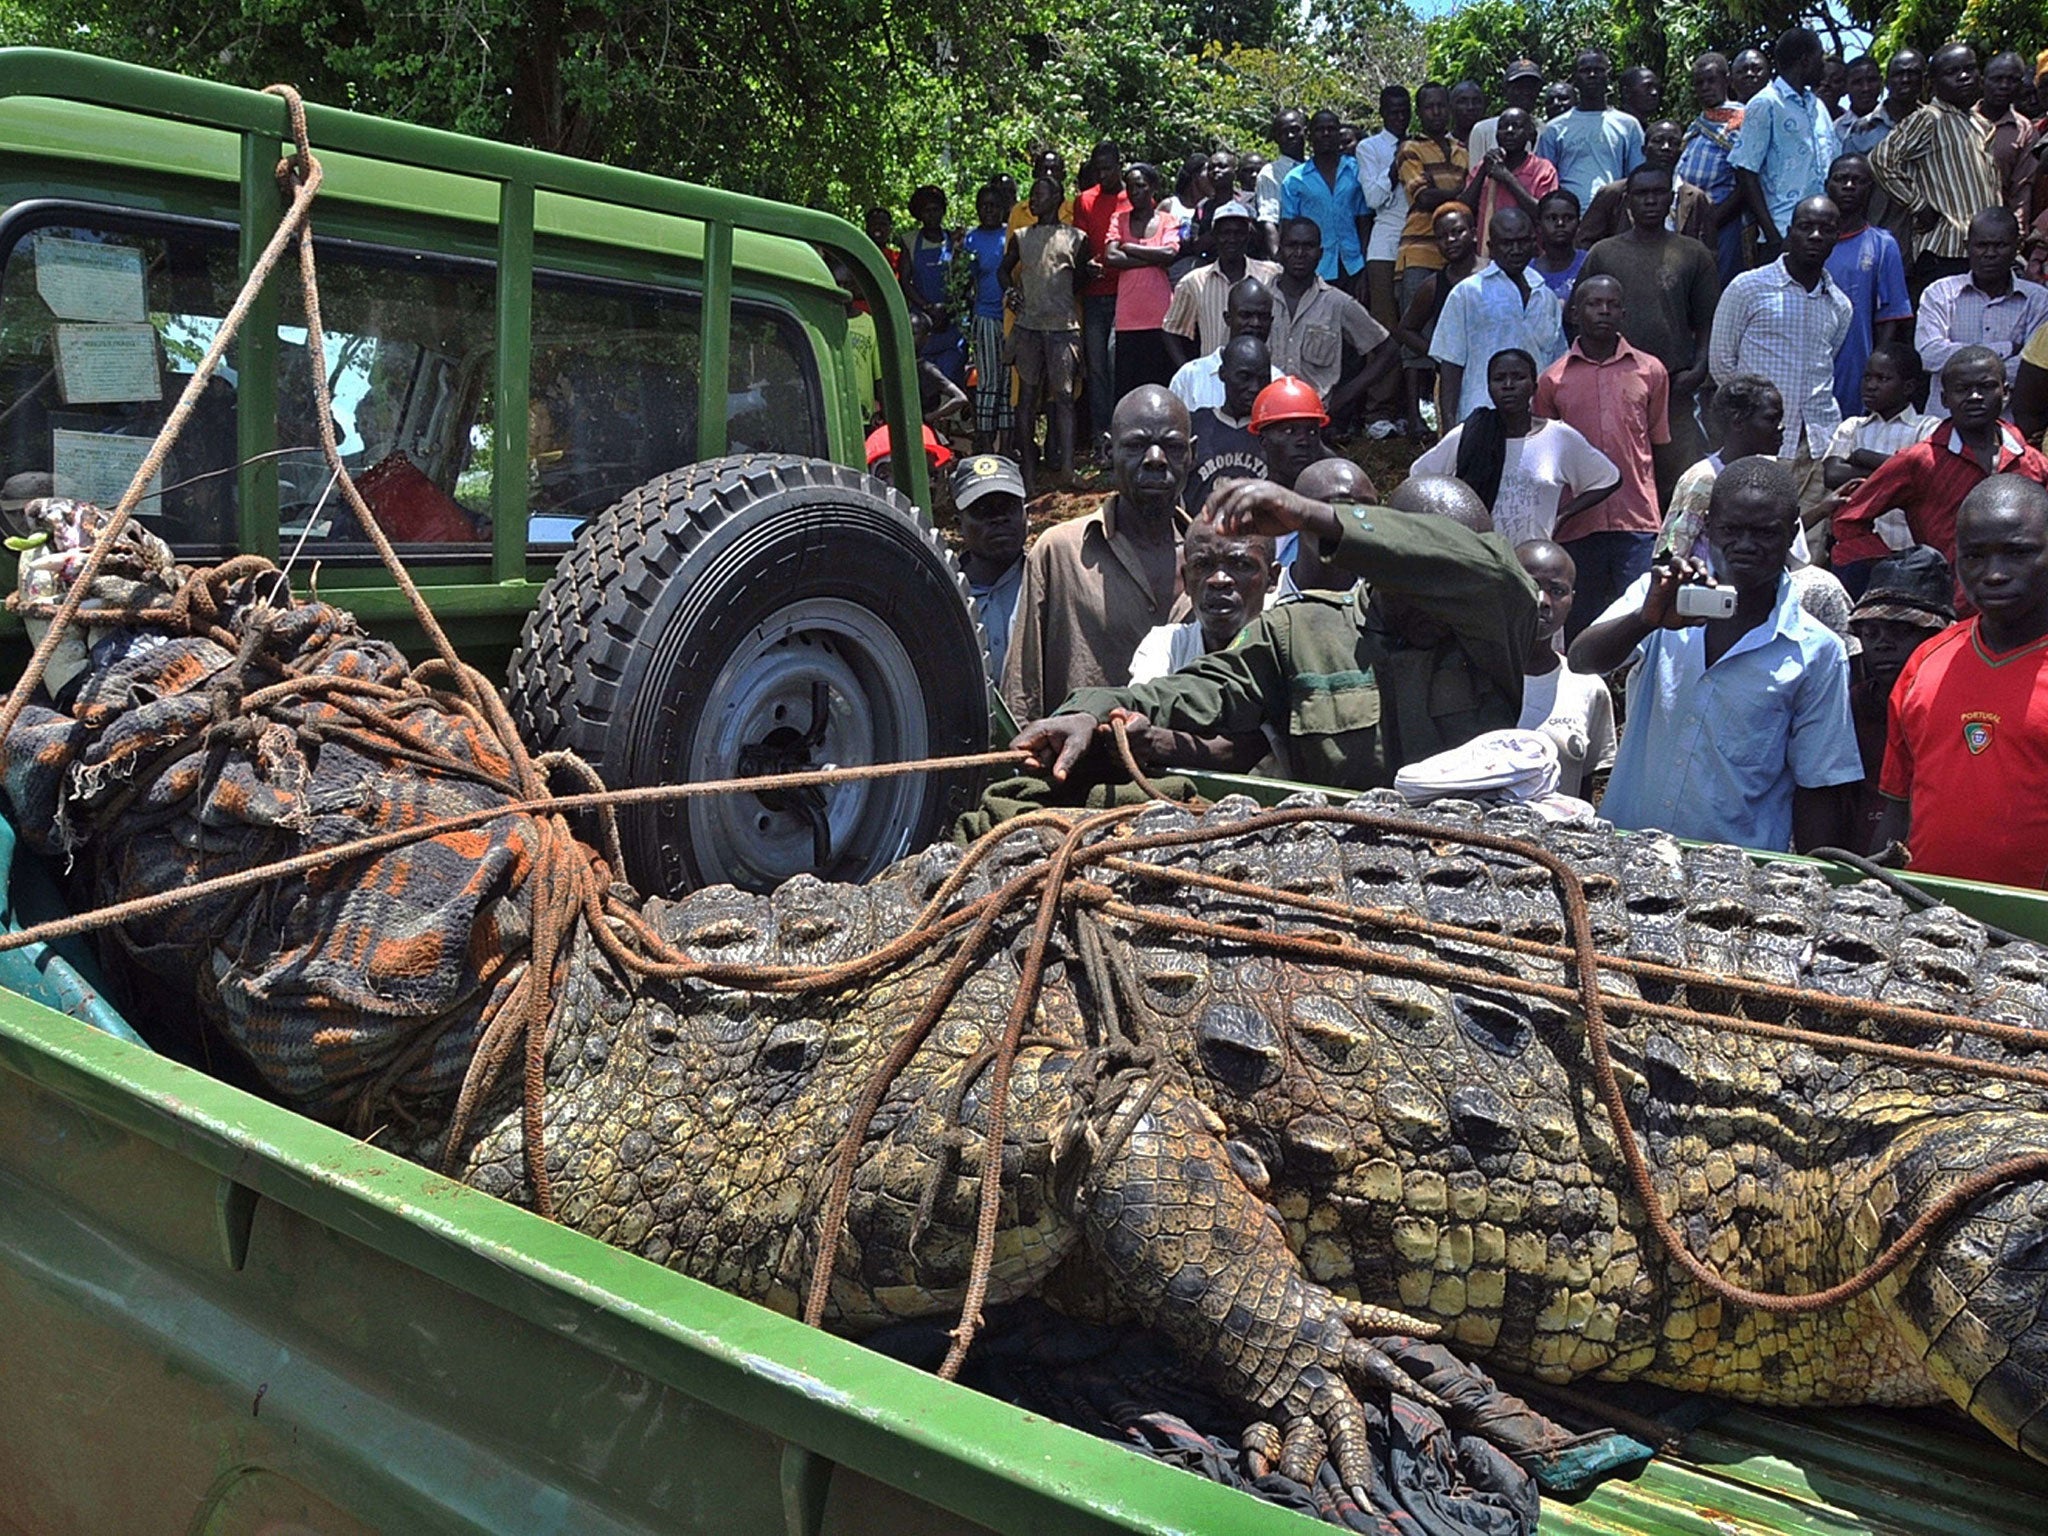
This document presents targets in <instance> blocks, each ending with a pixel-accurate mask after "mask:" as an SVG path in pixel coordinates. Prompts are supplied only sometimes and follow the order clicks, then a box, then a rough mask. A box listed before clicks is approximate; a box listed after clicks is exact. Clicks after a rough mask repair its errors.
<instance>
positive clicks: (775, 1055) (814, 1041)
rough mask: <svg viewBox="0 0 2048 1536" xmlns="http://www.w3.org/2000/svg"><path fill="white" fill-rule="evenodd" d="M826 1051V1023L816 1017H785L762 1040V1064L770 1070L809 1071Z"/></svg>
mask: <svg viewBox="0 0 2048 1536" xmlns="http://www.w3.org/2000/svg"><path fill="white" fill-rule="evenodd" d="M824 1054H825V1026H824V1025H823V1024H821V1023H819V1022H818V1021H817V1020H815V1019H785V1020H784V1021H783V1022H782V1023H780V1024H778V1025H776V1026H775V1027H774V1028H773V1029H771V1030H769V1031H768V1038H767V1039H766V1040H764V1041H762V1042H761V1054H760V1058H759V1059H760V1062H761V1065H762V1066H764V1067H766V1068H767V1069H768V1070H769V1071H770V1072H808V1071H809V1070H810V1069H811V1068H812V1067H813V1066H815V1065H816V1064H817V1061H818V1058H819V1057H820V1056H822V1055H824Z"/></svg>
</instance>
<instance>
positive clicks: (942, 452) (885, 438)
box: [867, 422, 953, 480]
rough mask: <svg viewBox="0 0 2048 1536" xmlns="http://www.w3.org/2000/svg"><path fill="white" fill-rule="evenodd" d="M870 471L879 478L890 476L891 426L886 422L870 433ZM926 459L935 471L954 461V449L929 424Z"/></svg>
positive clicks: (925, 435)
mask: <svg viewBox="0 0 2048 1536" xmlns="http://www.w3.org/2000/svg"><path fill="white" fill-rule="evenodd" d="M867 452H868V473H869V474H871V475H873V476H874V477H875V478H876V479H878V480H887V479H888V478H889V469H890V464H889V426H888V423H887V422H884V423H883V424H882V425H881V426H879V427H877V428H875V430H874V431H872V432H870V433H869V434H868V441H867ZM924 461H925V463H926V464H927V465H928V466H930V468H931V469H933V470H934V471H937V470H941V469H944V468H945V467H946V466H947V465H948V464H950V463H952V462H953V450H952V449H950V448H948V447H947V446H946V445H945V444H944V443H943V442H941V441H940V440H939V434H938V433H936V432H934V431H933V430H932V429H931V428H930V427H929V426H927V427H925V429H924Z"/></svg>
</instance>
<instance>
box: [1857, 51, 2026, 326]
mask: <svg viewBox="0 0 2048 1536" xmlns="http://www.w3.org/2000/svg"><path fill="white" fill-rule="evenodd" d="M1931 69H1932V73H1933V77H1934V100H1932V101H1930V102H1929V103H1927V105H1926V106H1924V107H1921V108H1920V109H1919V110H1918V111H1916V112H1914V113H1913V115H1912V116H1911V117H1908V118H1907V119H1906V120H1905V121H1904V122H1902V123H1900V124H1899V126H1898V127H1897V128H1896V129H1894V130H1893V131H1892V132H1891V133H1890V134H1889V135H1887V136H1886V138H1885V141H1884V142H1883V143H1882V144H1880V145H1878V146H1877V148H1876V149H1874V150H1872V151H1871V152H1870V169H1871V171H1872V172H1873V173H1874V174H1875V175H1876V177H1877V180H1878V185H1879V186H1881V187H1883V188H1884V189H1885V191H1886V192H1887V193H1889V194H1890V195H1891V196H1892V197H1893V198H1894V199H1895V200H1897V201H1898V202H1900V203H1902V204H1904V205H1905V206H1906V207H1908V208H1910V209H1912V210H1913V259H1912V261H1911V262H1910V263H1909V266H1908V271H1907V280H1908V283H1909V285H1910V287H1911V288H1912V290H1913V296H1914V298H1915V299H1916V300H1917V299H1918V298H1919V296H1920V293H1921V290H1923V289H1924V288H1926V286H1927V285H1928V284H1929V283H1931V282H1933V281H1935V279H1937V278H1942V277H1954V276H1957V275H1958V274H1960V273H1962V272H1965V271H1967V270H1968V269H1969V265H1970V262H1969V229H1970V220H1971V219H1972V218H1973V217H1975V216H1976V214H1977V212H1978V210H1979V209H1983V208H1996V207H1998V206H1999V205H2000V204H2001V203H2002V202H2003V201H2004V199H2003V198H2002V197H2000V196H1999V186H1998V167H1997V166H1996V165H1995V164H1993V162H1992V159H1991V125H1990V124H1989V123H1987V122H1985V121H1984V119H1983V118H1981V117H1979V116H1978V115H1977V113H1976V111H1975V105H1976V101H1977V55H1976V53H1975V52H1974V51H1972V49H1971V48H1970V45H1969V44H1968V43H1950V44H1948V45H1947V46H1946V47H1945V48H1942V49H1941V50H1940V51H1939V52H1937V53H1936V54H1935V55H1934V62H1933V64H1932V66H1931Z"/></svg>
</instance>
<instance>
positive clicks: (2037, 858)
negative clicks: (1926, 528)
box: [1878, 474, 2048, 889]
mask: <svg viewBox="0 0 2048 1536" xmlns="http://www.w3.org/2000/svg"><path fill="white" fill-rule="evenodd" d="M1956 567H1957V575H1958V577H1959V578H1960V579H1961V581H1962V585H1963V589H1964V591H1965V592H1966V593H1967V594H1968V596H1969V599H1970V601H1971V602H1972V603H1973V604H1975V605H1976V608H1977V614H1976V617H1975V618H1972V619H1967V620H1965V621H1964V622H1963V623H1960V624H1956V625H1953V626H1951V627H1950V628H1948V629H1945V630H1943V631H1942V632H1941V633H1940V634H1939V635H1936V636H1935V637H1934V638H1933V639H1932V640H1929V641H1928V642H1927V643H1926V644H1925V645H1923V646H1921V647H1920V649H1919V650H1917V651H1915V652H1914V653H1913V658H1912V660H1910V661H1908V662H1907V663H1906V669H1905V671H1904V672H1902V673H1901V674H1900V675H1899V681H1898V684H1897V686H1896V687H1894V688H1893V690H1892V702H1891V731H1890V744H1889V746H1888V748H1887V750H1886V753H1885V761H1884V774H1883V777H1882V778H1881V780H1880V781H1879V787H1880V789H1882V791H1883V792H1884V796H1885V803H1884V814H1883V818H1882V820H1881V821H1880V824H1879V826H1880V832H1879V839H1878V841H1879V843H1880V845H1883V844H1884V843H1887V842H1889V841H1892V840H1894V839H1898V838H1900V837H1902V836H1903V838H1904V841H1905V843H1906V847H1907V849H1908V850H1909V853H1910V856H1911V857H1910V867H1911V868H1912V869H1913V870H1914V871H1915V872H1916V873H1922V874H1932V875H1955V876H1960V877H1961V878H1963V879H1966V880H1988V881H1991V882H1994V883H1996V884H1999V885H2016V886H2026V887H2031V888H2036V889H2038V888H2044V887H2048V489H2043V488H2042V487H2041V486H2040V485H2038V484H2036V483H2035V482H2034V481H2032V480H2030V479H2026V478H2024V477H2022V476H2020V475H2011V474H2005V475H1993V476H1991V477H1990V478H1988V479H1986V480H1984V481H1982V482H1981V483H1980V484H1978V485H1977V486H1976V488H1975V489H1973V490H1972V491H1971V492H1970V493H1969V495H1967V496H1965V497H1964V498H1963V503H1962V506H1961V507H1960V508H1959V509H1958V510H1957V514H1956Z"/></svg>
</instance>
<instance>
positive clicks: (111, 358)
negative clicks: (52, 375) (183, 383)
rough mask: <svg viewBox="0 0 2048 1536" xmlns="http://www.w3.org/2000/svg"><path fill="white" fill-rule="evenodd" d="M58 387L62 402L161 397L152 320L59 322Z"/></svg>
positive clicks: (99, 402) (84, 403)
mask: <svg viewBox="0 0 2048 1536" xmlns="http://www.w3.org/2000/svg"><path fill="white" fill-rule="evenodd" d="M56 329H57V389H58V391H59V393H61V394H62V395H63V397H64V403H65V404H66V405H100V404H105V403H107V402H109V401H117V400H121V401H126V400H161V399H163V397H164V387H163V382H162V381H161V380H160V379H159V378H158V377H157V371H156V328H155V327H154V326H151V325H147V324H144V325H60V326H58V327H57V328H56Z"/></svg>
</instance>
